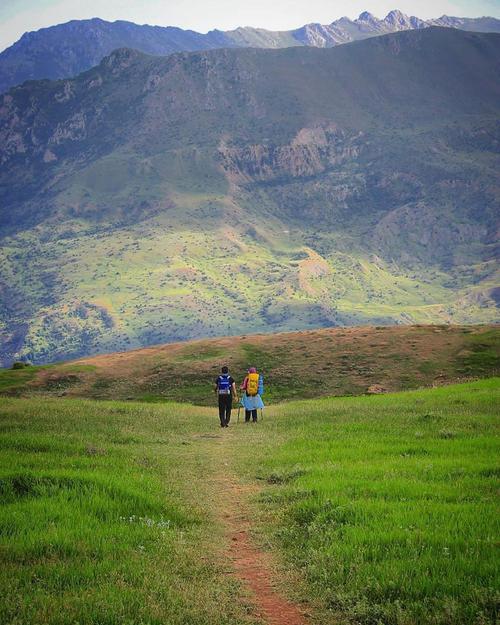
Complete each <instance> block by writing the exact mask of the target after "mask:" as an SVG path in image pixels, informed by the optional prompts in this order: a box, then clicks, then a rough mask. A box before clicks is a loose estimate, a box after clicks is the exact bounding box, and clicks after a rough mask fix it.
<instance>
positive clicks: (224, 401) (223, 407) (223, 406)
mask: <svg viewBox="0 0 500 625" xmlns="http://www.w3.org/2000/svg"><path fill="white" fill-rule="evenodd" d="M232 407H233V396H232V395H219V418H220V424H221V425H229V421H230V419H231V409H232Z"/></svg>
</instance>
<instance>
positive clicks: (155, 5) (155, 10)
mask: <svg viewBox="0 0 500 625" xmlns="http://www.w3.org/2000/svg"><path fill="white" fill-rule="evenodd" d="M394 8H398V9H400V10H401V11H403V12H404V13H408V14H411V15H417V16H418V17H422V18H424V19H425V18H430V17H439V16H441V15H443V14H445V13H446V14H447V15H455V16H462V17H467V16H468V17H476V16H481V15H491V16H493V17H498V18H500V0H387V1H386V0H245V1H240V0H104V1H103V0H0V50H3V49H4V48H6V47H7V46H9V45H10V44H12V43H13V42H14V41H16V40H17V39H19V37H20V36H21V35H22V34H23V33H24V32H26V31H29V30H38V29H39V28H43V27H44V26H52V25H53V24H60V23H62V22H67V21H68V20H71V19H86V18H90V17H101V18H103V19H106V20H110V21H113V20H117V19H123V20H129V21H131V22H136V23H138V24H157V25H160V26H180V27H181V28H191V29H193V30H198V31H200V32H206V31H207V30H210V29H212V28H220V29H222V30H229V29H231V28H236V27H237V26H261V27H262V28H270V29H273V30H285V29H286V30H288V29H291V28H296V27H298V26H302V25H303V24H306V23H308V22H321V23H323V24H328V23H330V22H332V21H333V20H335V19H337V18H339V17H342V16H343V15H348V16H349V17H357V16H358V15H359V14H360V13H361V12H362V11H370V12H371V13H373V14H374V15H376V16H377V17H384V16H385V15H386V14H387V13H388V12H389V11H390V10H391V9H394Z"/></svg>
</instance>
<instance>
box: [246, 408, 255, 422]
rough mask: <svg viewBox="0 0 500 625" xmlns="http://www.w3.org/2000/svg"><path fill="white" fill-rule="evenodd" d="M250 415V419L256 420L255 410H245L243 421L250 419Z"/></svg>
mask: <svg viewBox="0 0 500 625" xmlns="http://www.w3.org/2000/svg"><path fill="white" fill-rule="evenodd" d="M250 417H252V421H257V410H245V421H250Z"/></svg>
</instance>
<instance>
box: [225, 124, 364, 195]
mask: <svg viewBox="0 0 500 625" xmlns="http://www.w3.org/2000/svg"><path fill="white" fill-rule="evenodd" d="M361 137H362V134H361V133H359V134H354V135H353V134H349V133H347V132H345V131H344V130H342V129H339V128H338V127H336V126H335V125H333V124H331V125H328V126H326V127H322V126H316V127H312V128H302V129H301V130H300V131H299V132H298V133H297V135H296V136H295V137H294V138H293V140H292V141H291V142H290V143H289V144H287V145H272V144H257V145H248V146H245V147H231V146H230V145H228V144H227V143H226V142H224V141H223V142H221V144H220V146H219V150H218V155H219V162H220V165H221V167H222V169H223V170H224V172H225V174H226V176H227V177H228V179H229V180H230V181H231V182H232V183H233V184H247V183H252V182H271V181H276V180H283V179H289V178H292V179H293V178H307V177H310V176H315V175H317V174H320V173H323V172H324V171H326V170H328V169H331V168H333V167H335V166H337V165H340V164H341V163H344V162H345V161H348V160H355V159H357V157H358V156H359V153H360V149H361V145H362V141H361Z"/></svg>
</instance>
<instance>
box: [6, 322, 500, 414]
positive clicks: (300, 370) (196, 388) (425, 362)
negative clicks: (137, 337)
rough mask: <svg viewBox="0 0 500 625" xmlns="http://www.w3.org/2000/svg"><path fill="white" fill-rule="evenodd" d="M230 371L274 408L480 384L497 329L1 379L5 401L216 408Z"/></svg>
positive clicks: (112, 359)
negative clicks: (257, 388) (216, 388)
mask: <svg viewBox="0 0 500 625" xmlns="http://www.w3.org/2000/svg"><path fill="white" fill-rule="evenodd" d="M223 364H228V365H229V366H230V369H231V371H232V373H233V375H234V377H235V378H236V379H237V380H240V381H241V380H242V379H243V377H244V375H245V372H246V370H247V368H248V367H250V366H256V367H258V369H259V371H261V372H262V374H263V375H264V377H265V383H266V387H267V398H268V400H269V401H272V402H275V401H283V400H289V399H304V398H309V397H311V398H313V397H318V396H325V395H360V394H363V393H366V392H367V391H368V389H369V388H370V387H371V386H372V385H380V386H382V387H383V388H384V389H385V390H387V391H398V390H405V389H412V388H419V387H424V386H433V385H442V384H449V383H451V382H456V381H460V380H467V379H470V378H484V377H488V376H491V375H495V374H498V373H499V371H500V329H499V327H498V326H397V327H361V328H329V329H322V330H311V331H303V332H292V333H284V334H260V335H253V336H252V335H249V336H241V337H226V338H221V339H204V340H199V341H190V342H185V343H174V344H167V345H160V346H156V347H150V348H146V349H140V350H134V351H129V352H123V353H115V354H104V355H102V356H96V357H93V358H86V359H82V360H77V361H74V362H66V363H60V364H56V365H50V366H43V367H28V368H26V369H21V370H19V371H12V370H5V369H4V370H0V393H3V394H8V395H23V396H30V395H52V396H65V397H90V398H95V399H129V400H130V399H139V400H142V401H166V400H175V401H184V402H190V403H195V404H199V405H207V404H211V402H212V401H213V393H212V387H213V381H214V378H215V377H216V375H217V374H218V372H219V370H220V367H221V366H222V365H223Z"/></svg>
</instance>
